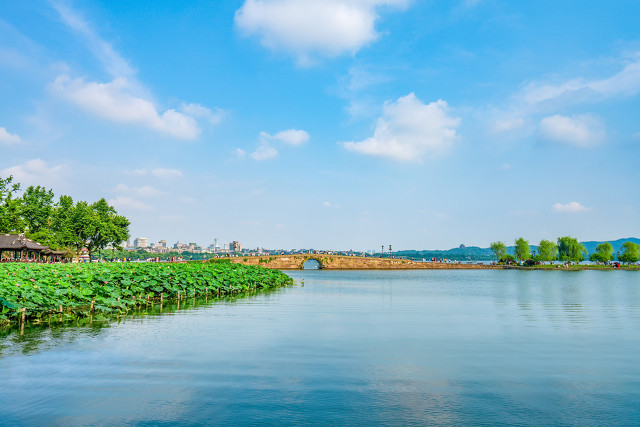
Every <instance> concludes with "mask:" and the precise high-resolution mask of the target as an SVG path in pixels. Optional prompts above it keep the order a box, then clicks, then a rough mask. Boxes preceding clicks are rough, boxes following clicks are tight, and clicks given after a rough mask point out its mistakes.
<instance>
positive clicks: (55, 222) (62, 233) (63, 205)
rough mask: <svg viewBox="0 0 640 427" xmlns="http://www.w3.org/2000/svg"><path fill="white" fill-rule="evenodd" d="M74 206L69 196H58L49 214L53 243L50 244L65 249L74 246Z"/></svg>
mask: <svg viewBox="0 0 640 427" xmlns="http://www.w3.org/2000/svg"><path fill="white" fill-rule="evenodd" d="M74 208H75V206H74V204H73V199H72V198H71V197H70V196H60V199H59V200H58V203H56V205H55V206H54V209H53V213H52V215H51V217H52V218H51V231H52V232H53V235H54V243H52V245H51V246H53V247H56V248H67V249H71V248H73V247H74V245H73V242H74V233H73V226H72V222H73V215H74Z"/></svg>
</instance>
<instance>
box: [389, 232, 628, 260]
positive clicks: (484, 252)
mask: <svg viewBox="0 0 640 427" xmlns="http://www.w3.org/2000/svg"><path fill="white" fill-rule="evenodd" d="M627 241H630V242H633V243H637V244H639V245H640V239H638V238H635V237H629V238H627V239H618V240H608V242H609V243H611V246H613V252H614V253H617V252H619V251H620V250H621V249H620V248H621V246H622V244H623V243H624V242H627ZM581 243H582V244H584V246H585V248H586V249H587V251H588V252H589V254H592V253H594V252H595V251H596V247H597V246H598V245H599V244H600V243H604V242H595V241H589V242H581ZM530 248H531V251H536V252H538V246H536V245H531V246H530ZM507 253H508V254H511V255H513V254H514V247H513V246H507ZM393 254H394V255H396V256H403V257H407V258H417V259H421V258H424V259H429V258H447V259H455V260H458V261H465V260H471V261H490V260H493V259H494V257H493V252H491V249H490V248H479V247H477V246H464V245H460V246H459V247H457V248H453V249H447V250H421V251H419V250H407V251H397V252H394V253H393Z"/></svg>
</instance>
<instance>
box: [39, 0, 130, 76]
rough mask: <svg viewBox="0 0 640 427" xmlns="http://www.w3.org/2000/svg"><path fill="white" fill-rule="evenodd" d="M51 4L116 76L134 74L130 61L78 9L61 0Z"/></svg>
mask: <svg viewBox="0 0 640 427" xmlns="http://www.w3.org/2000/svg"><path fill="white" fill-rule="evenodd" d="M50 4H51V5H52V6H53V8H54V9H55V10H56V11H57V12H58V14H59V15H60V18H61V19H62V22H64V23H65V25H67V26H68V27H69V28H71V29H72V30H73V31H75V32H76V33H77V34H79V35H80V36H81V39H82V40H83V41H84V42H85V43H87V44H88V46H89V49H90V50H91V52H92V53H93V54H94V55H95V56H96V57H97V58H98V59H99V60H100V61H101V62H102V63H103V64H104V66H105V68H106V69H107V71H108V72H109V73H110V74H111V75H112V76H114V77H121V76H132V75H133V74H135V71H134V70H133V69H132V68H131V66H130V65H129V64H128V62H127V61H126V60H125V59H124V58H122V57H121V56H120V54H118V52H116V51H115V50H114V49H113V46H111V44H109V43H107V42H105V41H104V40H102V39H101V38H100V36H98V35H97V34H96V33H95V31H93V28H92V27H91V25H90V24H89V22H87V20H85V19H84V17H82V16H81V15H80V14H78V13H77V12H76V11H74V10H73V9H71V8H70V7H68V5H67V4H64V3H63V2H60V1H51V2H50Z"/></svg>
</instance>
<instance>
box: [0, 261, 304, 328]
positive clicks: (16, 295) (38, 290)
mask: <svg viewBox="0 0 640 427" xmlns="http://www.w3.org/2000/svg"><path fill="white" fill-rule="evenodd" d="M292 284H293V279H291V278H290V277H289V276H287V275H285V274H284V273H282V272H280V271H277V270H269V269H266V268H262V267H253V266H245V265H238V264H230V263H199V262H192V263H181V264H173V263H171V264H170V263H166V264H165V263H140V264H137V263H136V264H132V263H106V264H105V263H95V264H94V263H87V264H53V265H46V264H13V263H11V264H3V265H0V308H1V312H0V324H2V323H11V322H16V321H21V320H31V321H33V322H45V321H51V317H52V316H54V317H55V318H56V319H61V320H62V319H64V320H73V319H77V318H81V317H86V316H89V315H92V314H93V313H114V314H115V313H126V312H127V311H129V310H131V309H135V308H137V307H139V306H140V305H142V304H147V303H149V302H150V301H164V300H166V299H181V298H186V297H195V296H204V295H216V296H224V295H230V294H235V293H239V292H246V291H249V290H258V289H271V288H277V287H281V286H290V285H292Z"/></svg>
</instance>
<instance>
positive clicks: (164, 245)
mask: <svg viewBox="0 0 640 427" xmlns="http://www.w3.org/2000/svg"><path fill="white" fill-rule="evenodd" d="M158 245H160V246H162V247H163V248H166V247H167V241H166V240H160V241H159V242H158Z"/></svg>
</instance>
